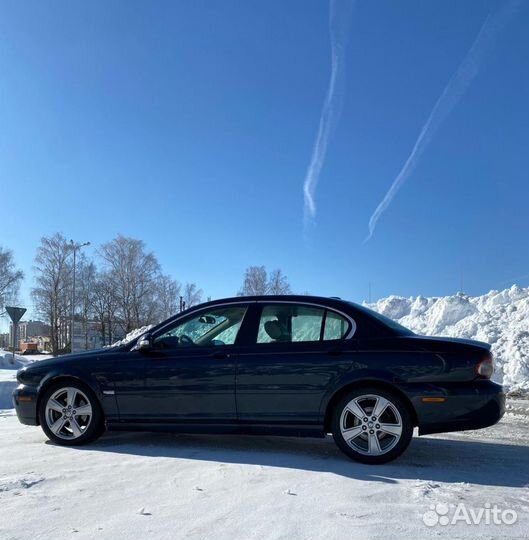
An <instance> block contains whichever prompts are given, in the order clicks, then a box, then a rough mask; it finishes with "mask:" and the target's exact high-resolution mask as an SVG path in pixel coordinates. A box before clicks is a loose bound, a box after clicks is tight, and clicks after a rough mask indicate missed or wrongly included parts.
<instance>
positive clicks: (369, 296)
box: [368, 281, 371, 304]
mask: <svg viewBox="0 0 529 540" xmlns="http://www.w3.org/2000/svg"><path fill="white" fill-rule="evenodd" d="M368 298H369V300H368V303H369V304H371V281H370V282H369V295H368Z"/></svg>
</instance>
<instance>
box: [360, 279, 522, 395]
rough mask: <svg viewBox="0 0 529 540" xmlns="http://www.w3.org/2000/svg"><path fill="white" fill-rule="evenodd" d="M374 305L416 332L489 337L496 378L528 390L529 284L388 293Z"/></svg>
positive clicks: (512, 387) (373, 306)
mask: <svg viewBox="0 0 529 540" xmlns="http://www.w3.org/2000/svg"><path fill="white" fill-rule="evenodd" d="M367 305H368V306H369V307H370V308H372V309H374V310H376V311H378V312H379V313H382V314H383V315H386V316H388V317H391V318H392V319H394V320H396V321H397V322H399V323H400V324H402V325H404V326H406V327H407V328H410V329H411V330H413V331H414V332H417V333H418V334H425V335H433V336H435V335H437V336H452V337H461V338H469V339H477V340H479V341H485V342H487V343H490V344H491V345H492V352H493V354H494V358H495V360H496V373H495V375H494V379H495V380H497V381H498V382H501V383H503V384H504V385H506V386H507V387H508V388H510V389H511V390H512V391H517V392H519V393H529V287H525V288H524V287H518V286H517V285H513V286H512V287H511V288H510V289H505V290H504V291H490V292H489V293H487V294H484V295H483V296H474V297H472V296H466V295H464V294H457V295H453V296H444V297H438V298H437V297H436V298H427V297H424V296H417V297H411V298H403V297H401V296H389V297H387V298H383V299H381V300H378V301H377V302H375V303H373V304H367Z"/></svg>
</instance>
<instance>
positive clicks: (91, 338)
mask: <svg viewBox="0 0 529 540" xmlns="http://www.w3.org/2000/svg"><path fill="white" fill-rule="evenodd" d="M113 330H114V331H113V334H114V335H113V340H114V341H117V340H119V339H122V338H123V337H125V333H124V332H123V331H122V330H121V329H120V328H115V329H113ZM70 332H71V323H70V320H69V319H64V320H63V321H61V322H60V323H59V332H58V334H59V349H62V350H66V349H69V348H70ZM104 345H105V344H104V343H103V340H102V337H101V326H100V323H99V322H98V321H82V320H80V319H77V318H76V320H75V324H74V330H73V348H74V351H86V350H90V349H98V348H100V347H103V346H104Z"/></svg>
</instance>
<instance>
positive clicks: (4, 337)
mask: <svg viewBox="0 0 529 540" xmlns="http://www.w3.org/2000/svg"><path fill="white" fill-rule="evenodd" d="M10 345H11V342H10V341H9V333H7V332H6V333H5V334H0V349H7V348H8V347H9V346H10Z"/></svg>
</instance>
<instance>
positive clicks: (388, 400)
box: [13, 296, 505, 463]
mask: <svg viewBox="0 0 529 540" xmlns="http://www.w3.org/2000/svg"><path fill="white" fill-rule="evenodd" d="M492 373H493V360H492V356H491V353H490V346H489V345H487V344H485V343H480V342H477V341H470V340H464V339H451V338H435V337H425V336H419V335H416V334H414V333H413V332H411V331H410V330H408V329H406V328H404V327H402V326H400V325H398V324H397V323H395V322H394V321H392V320H391V319H388V318H386V317H383V316H382V315H380V314H378V313H375V312H374V311H371V310H369V309H367V308H365V307H363V306H360V305H357V304H353V303H351V302H346V301H344V300H341V299H339V298H321V297H311V296H262V297H237V298H231V299H225V300H217V301H213V302H208V303H206V304H202V305H200V306H197V307H193V308H191V309H189V310H187V311H185V312H182V313H180V314H178V315H176V316H175V317H172V318H170V319H168V320H166V321H164V322H162V323H160V324H158V325H157V326H155V327H153V328H151V329H150V330H149V331H148V332H146V333H145V334H143V335H141V336H140V337H138V338H137V339H136V340H134V341H132V342H130V343H128V344H126V345H121V346H116V347H109V348H106V349H103V350H97V351H90V352H85V353H81V354H71V355H66V356H62V357H58V358H53V359H49V360H43V361H40V362H35V363H34V364H31V365H29V366H27V367H24V368H22V369H21V370H20V371H19V372H18V374H17V378H18V382H19V383H20V384H19V386H18V388H17V389H16V390H15V392H14V395H13V399H14V403H15V407H16V411H17V415H18V418H19V420H20V421H21V422H22V423H23V424H30V425H39V424H40V426H41V427H42V429H43V430H44V432H45V433H46V435H47V436H48V437H49V438H50V439H51V440H52V441H53V442H55V443H57V444H61V445H78V444H84V443H88V442H90V441H93V440H94V439H96V438H97V437H98V436H99V435H101V434H102V433H103V431H104V430H105V429H108V430H116V429H117V430H149V431H157V430H160V431H162V430H163V431H166V430H170V431H178V432H187V433H189V432H192V433H246V434H248V433H250V434H255V435H259V434H261V435H263V434H266V435H287V436H302V437H305V436H308V437H324V436H325V435H326V434H328V433H332V436H333V437H334V440H335V442H336V444H337V445H338V447H339V448H340V449H341V450H342V451H343V452H344V453H345V454H347V455H348V456H349V457H351V458H353V459H355V460H358V461H362V462H365V463H383V462H387V461H389V460H392V459H394V458H396V457H397V456H399V455H400V454H401V453H402V452H403V451H404V450H405V449H406V448H407V446H408V445H409V443H410V440H411V438H412V434H413V429H414V427H418V432H419V435H423V434H428V433H439V432H444V431H457V430H464V429H477V428H483V427H486V426H490V425H492V424H494V423H496V422H498V420H499V419H500V418H501V417H502V415H503V413H504V409H505V394H504V393H503V390H502V387H501V386H500V385H498V384H495V383H494V382H492V381H491V380H490V377H491V375H492Z"/></svg>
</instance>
